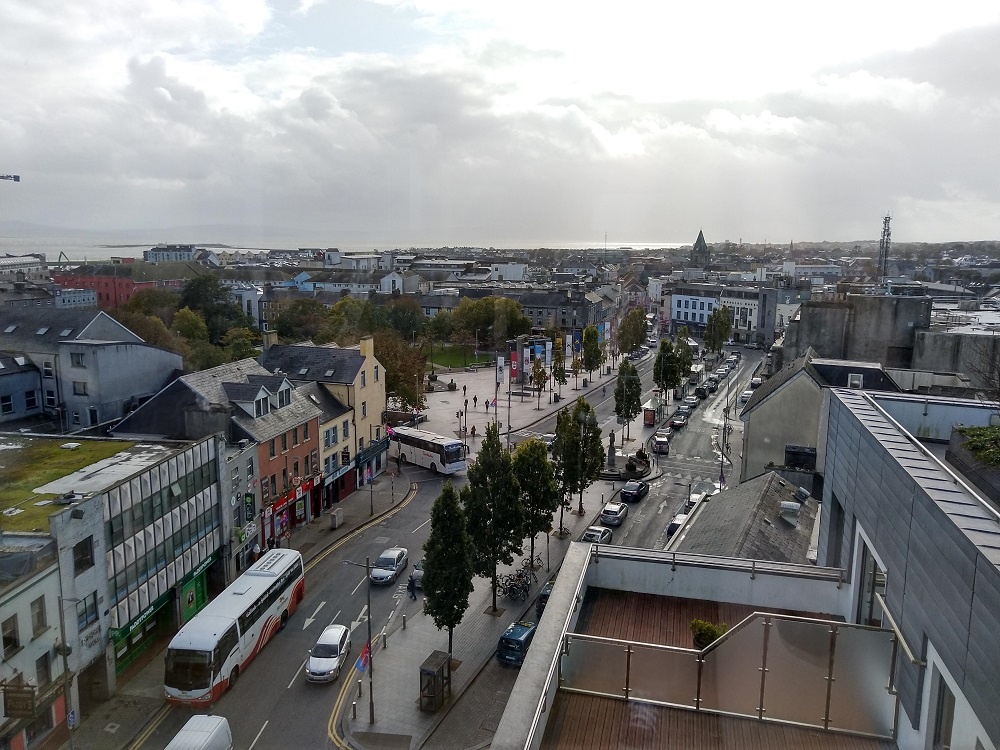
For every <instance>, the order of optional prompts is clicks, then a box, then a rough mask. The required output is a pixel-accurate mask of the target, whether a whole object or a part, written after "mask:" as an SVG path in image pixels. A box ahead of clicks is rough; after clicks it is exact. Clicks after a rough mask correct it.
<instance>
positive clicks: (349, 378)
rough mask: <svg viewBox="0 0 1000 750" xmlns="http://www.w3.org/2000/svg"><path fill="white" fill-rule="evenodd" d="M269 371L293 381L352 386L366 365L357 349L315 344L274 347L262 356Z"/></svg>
mask: <svg viewBox="0 0 1000 750" xmlns="http://www.w3.org/2000/svg"><path fill="white" fill-rule="evenodd" d="M260 362H261V364H262V365H263V366H264V368H266V369H267V370H269V371H271V372H273V373H278V372H279V371H280V372H281V374H282V375H284V376H285V377H287V378H290V379H293V380H299V381H304V380H310V381H314V382H319V383H345V384H352V383H354V381H355V379H356V378H357V376H358V372H360V370H361V368H362V367H363V366H364V363H365V358H364V357H363V356H361V352H360V351H359V350H357V349H342V348H340V347H337V346H332V345H327V346H316V345H315V344H311V343H305V344H287V345H286V344H275V345H274V346H272V347H270V348H269V349H267V350H265V351H264V352H263V353H262V354H261V355H260Z"/></svg>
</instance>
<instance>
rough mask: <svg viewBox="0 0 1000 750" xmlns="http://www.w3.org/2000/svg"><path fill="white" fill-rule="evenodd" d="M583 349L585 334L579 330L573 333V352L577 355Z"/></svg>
mask: <svg viewBox="0 0 1000 750" xmlns="http://www.w3.org/2000/svg"><path fill="white" fill-rule="evenodd" d="M581 349H583V332H582V331H581V330H580V329H579V328H577V329H576V330H574V331H573V351H574V352H576V353H577V354H579V353H580V350H581Z"/></svg>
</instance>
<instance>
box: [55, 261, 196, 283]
mask: <svg viewBox="0 0 1000 750" xmlns="http://www.w3.org/2000/svg"><path fill="white" fill-rule="evenodd" d="M60 273H65V274H66V275H67V276H77V277H79V276H114V277H116V278H120V279H132V280H133V281H136V282H144V281H174V280H177V279H191V278H194V277H195V276H204V275H206V274H208V273H210V272H209V270H208V269H207V268H205V266H203V265H201V264H200V263H198V262H196V261H193V260H192V261H184V262H180V263H148V262H146V261H141V260H137V261H136V262H134V263H100V264H97V263H95V264H92V265H85V266H77V267H76V268H75V269H74V270H72V271H63V272H60Z"/></svg>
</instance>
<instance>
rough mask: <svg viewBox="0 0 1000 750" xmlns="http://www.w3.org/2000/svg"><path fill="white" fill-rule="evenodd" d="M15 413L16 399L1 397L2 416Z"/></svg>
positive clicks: (0, 409) (0, 408) (0, 412)
mask: <svg viewBox="0 0 1000 750" xmlns="http://www.w3.org/2000/svg"><path fill="white" fill-rule="evenodd" d="M13 413H14V397H13V396H0V414H13Z"/></svg>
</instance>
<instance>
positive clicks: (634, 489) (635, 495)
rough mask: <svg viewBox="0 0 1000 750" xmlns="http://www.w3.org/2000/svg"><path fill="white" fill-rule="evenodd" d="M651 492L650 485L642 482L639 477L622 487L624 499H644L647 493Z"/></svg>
mask: <svg viewBox="0 0 1000 750" xmlns="http://www.w3.org/2000/svg"><path fill="white" fill-rule="evenodd" d="M648 494H649V485H648V484H646V483H645V482H640V481H639V480H638V479H630V480H629V481H628V482H626V483H625V486H624V487H622V492H621V498H622V500H629V501H631V500H642V499H643V498H644V497H646V495H648Z"/></svg>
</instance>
